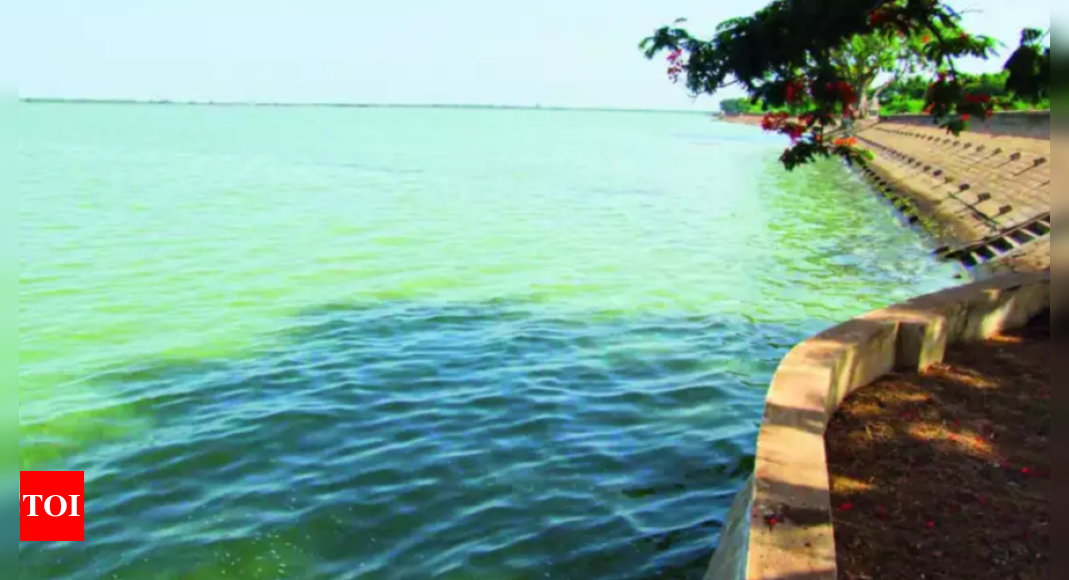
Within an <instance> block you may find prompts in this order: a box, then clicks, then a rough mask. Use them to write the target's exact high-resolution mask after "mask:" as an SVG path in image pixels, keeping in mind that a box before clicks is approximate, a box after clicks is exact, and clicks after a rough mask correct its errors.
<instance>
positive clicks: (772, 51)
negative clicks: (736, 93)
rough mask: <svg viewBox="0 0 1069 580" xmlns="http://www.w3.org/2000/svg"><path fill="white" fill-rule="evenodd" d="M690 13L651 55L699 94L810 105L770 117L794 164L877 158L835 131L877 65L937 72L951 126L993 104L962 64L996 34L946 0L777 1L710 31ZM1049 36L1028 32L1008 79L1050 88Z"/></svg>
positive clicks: (930, 101)
mask: <svg viewBox="0 0 1069 580" xmlns="http://www.w3.org/2000/svg"><path fill="white" fill-rule="evenodd" d="M682 22H683V21H682V20H680V21H677V22H676V23H675V24H674V25H672V26H666V27H663V28H661V29H660V30H657V31H656V32H655V33H654V35H653V36H651V37H650V38H647V39H646V40H645V41H643V43H642V48H643V50H644V51H645V53H646V56H647V57H648V58H654V57H656V56H657V55H658V54H662V53H665V52H667V54H668V63H669V70H668V73H669V77H670V78H671V79H672V80H673V81H674V82H677V83H678V82H682V83H685V85H686V87H687V89H688V90H690V91H691V92H692V93H693V94H695V95H698V94H713V93H716V92H717V91H719V90H721V89H723V88H725V87H728V86H732V85H738V86H740V87H741V88H742V89H743V90H744V91H746V93H747V94H748V95H749V96H750V98H751V99H752V100H753V101H754V102H761V103H763V104H764V106H765V107H766V108H767V109H777V110H782V109H784V108H787V109H790V110H793V111H797V110H803V111H804V112H802V113H801V114H799V115H797V116H792V115H789V114H785V113H774V114H769V115H768V116H767V117H766V118H765V122H764V127H765V129H766V130H769V131H774V132H778V133H782V134H785V135H787V136H789V137H790V138H791V141H792V146H791V147H790V148H788V149H787V150H786V151H785V152H784V154H783V156H782V158H781V159H780V160H781V162H782V163H783V165H784V166H785V167H786V168H787V169H794V168H795V167H797V166H799V165H803V164H806V163H809V162H812V161H814V160H815V159H817V158H821V157H832V156H839V157H842V158H843V159H845V160H846V161H847V162H849V163H864V162H865V161H867V160H868V159H870V158H871V153H869V152H868V151H865V150H863V149H860V148H858V147H857V143H856V141H853V140H851V139H849V138H844V139H838V140H836V139H832V138H831V135H830V133H831V132H832V131H834V130H835V129H837V128H839V127H840V125H841V124H843V122H844V121H850V120H853V119H856V118H858V116H859V105H861V104H862V103H861V100H862V98H863V97H866V96H867V95H868V89H869V87H870V86H871V84H872V82H873V81H874V80H875V78H876V75H875V74H873V71H877V73H876V74H878V71H879V70H886V69H887V68H888V66H889V65H890V64H893V63H894V62H897V63H899V64H901V63H904V62H905V63H912V64H911V66H914V67H916V68H918V69H920V70H930V71H932V72H933V74H935V75H936V77H935V78H934V79H933V82H932V83H931V87H930V89H929V91H928V95H927V99H926V101H927V110H928V112H929V113H930V114H931V115H932V117H933V119H934V122H935V123H937V124H938V125H939V126H941V127H944V128H946V129H947V130H948V131H950V132H952V133H955V134H956V133H960V132H961V131H963V130H965V128H966V127H967V124H968V122H969V120H970V119H971V118H973V117H977V118H984V117H986V116H989V115H991V114H992V112H993V110H994V104H993V103H992V102H991V100H990V99H986V100H985V99H984V98H983V97H979V96H976V95H972V94H971V93H969V92H968V91H967V90H965V85H964V84H963V83H962V82H961V80H959V75H958V74H957V69H956V66H955V63H956V61H957V59H959V58H961V57H965V56H975V57H980V58H988V57H989V56H990V55H991V53H992V48H993V42H992V41H991V39H988V38H984V37H976V36H972V35H970V34H968V33H967V32H966V31H965V30H963V29H962V28H961V26H960V23H961V16H960V14H958V13H957V12H955V11H954V10H953V9H951V8H950V7H948V6H946V5H945V4H944V3H942V2H940V1H939V0H776V1H774V2H772V3H771V4H769V5H768V6H767V7H765V8H764V9H762V10H760V11H758V12H757V13H756V14H754V15H753V16H749V17H746V18H737V19H733V20H728V21H727V22H724V23H722V24H721V25H720V26H719V27H718V28H717V32H716V34H715V35H714V36H713V38H712V39H711V40H702V39H698V38H695V37H694V36H692V35H691V34H690V33H689V32H688V31H687V30H686V29H684V28H680V27H679V26H680V24H681V23H682ZM1048 35H1049V33H1048ZM1044 39H1045V35H1043V33H1042V32H1038V31H1026V33H1025V36H1024V39H1023V40H1024V42H1022V45H1021V48H1020V49H1018V50H1017V52H1015V53H1014V56H1013V57H1011V59H1010V62H1009V63H1007V68H1008V70H1010V82H1009V87H1008V88H1010V89H1011V90H1013V91H1014V92H1015V93H1017V94H1018V96H1021V97H1023V98H1029V99H1039V98H1041V97H1042V96H1043V95H1044V94H1046V95H1049V77H1050V72H1049V71H1050V57H1049V53H1050V51H1049V49H1047V50H1046V52H1042V51H1041V48H1040V47H1041V45H1042V41H1043V40H1044ZM870 78H871V80H870ZM866 83H867V84H866Z"/></svg>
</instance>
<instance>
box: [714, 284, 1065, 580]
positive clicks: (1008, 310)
mask: <svg viewBox="0 0 1069 580" xmlns="http://www.w3.org/2000/svg"><path fill="white" fill-rule="evenodd" d="M1050 307H1051V293H1050V274H1049V272H1047V273H1042V274H1012V275H1008V276H1002V277H999V278H995V279H992V280H988V281H985V282H979V283H975V284H970V285H968V286H963V287H960V288H954V289H950V290H946V291H943V292H939V293H937V294H932V295H929V296H923V297H920V298H917V299H914V300H911V301H909V302H906V303H904V304H899V305H896V306H892V307H890V308H887V309H884V310H879V311H876V312H872V313H869V314H867V315H865V316H862V317H860V318H857V319H854V320H852V321H850V322H847V323H845V324H842V325H839V326H836V327H835V328H832V329H830V330H827V331H825V332H823V333H821V334H819V335H817V336H814V337H813V338H810V339H809V340H807V341H805V342H803V343H801V344H800V345H798V346H797V347H795V349H794V350H792V351H791V352H790V353H789V354H788V355H787V357H786V358H784V360H783V362H782V364H781V365H780V367H779V370H778V371H777V372H776V375H775V377H774V378H773V381H772V386H771V389H770V391H769V394H768V400H767V405H766V410H765V417H764V422H763V424H762V426H761V431H760V435H759V437H758V443H757V461H756V466H755V470H754V476H753V478H752V479H751V481H750V482H749V483H748V484H747V485H746V487H745V488H744V489H743V490H742V491H741V492H740V493H739V496H738V499H737V501H736V504H735V507H734V508H733V509H732V513H731V516H730V517H729V521H728V523H727V526H726V527H725V530H724V533H723V537H722V539H721V544H720V547H719V549H718V550H717V553H716V556H715V557H714V558H713V562H712V564H711V566H710V568H709V572H708V574H707V576H706V580H837V566H836V552H835V534H834V530H833V524H832V511H831V499H830V493H829V477H828V468H827V461H826V456H825V445H824V433H825V430H826V428H827V425H828V422H829V421H830V420H831V417H832V416H833V415H834V414H835V412H836V410H837V409H838V408H839V405H840V404H841V403H842V401H843V400H844V399H845V398H846V397H847V396H848V395H849V394H850V393H852V392H853V391H855V390H857V389H858V388H861V387H863V386H865V385H868V384H870V383H872V382H874V381H875V380H876V379H879V378H880V377H882V376H883V375H886V374H888V373H890V372H891V371H894V370H901V371H918V370H924V369H926V368H928V367H929V366H931V365H933V364H936V363H939V362H942V360H943V357H944V355H945V352H946V348H947V345H948V344H954V343H959V342H969V341H978V340H983V339H986V338H988V337H990V336H992V335H994V334H997V333H999V332H1001V331H1004V330H1010V329H1014V328H1019V327H1021V326H1024V325H1025V324H1026V323H1027V322H1028V321H1030V320H1031V319H1032V318H1033V317H1034V316H1036V315H1037V314H1039V313H1041V312H1043V311H1044V310H1047V309H1049V308H1050Z"/></svg>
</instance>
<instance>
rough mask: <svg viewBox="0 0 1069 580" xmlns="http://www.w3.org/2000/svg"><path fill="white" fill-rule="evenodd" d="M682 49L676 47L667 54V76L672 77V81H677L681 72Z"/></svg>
mask: <svg viewBox="0 0 1069 580" xmlns="http://www.w3.org/2000/svg"><path fill="white" fill-rule="evenodd" d="M682 60H683V49H681V48H677V49H675V50H673V51H672V52H671V53H669V55H668V78H670V79H672V82H673V83H678V82H679V77H680V76H681V75H682V74H683V64H682V62H681V61H682Z"/></svg>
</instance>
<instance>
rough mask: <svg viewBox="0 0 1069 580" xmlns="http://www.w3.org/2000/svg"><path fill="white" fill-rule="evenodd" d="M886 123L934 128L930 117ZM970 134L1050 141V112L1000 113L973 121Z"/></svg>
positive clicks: (887, 118) (904, 117) (890, 118)
mask: <svg viewBox="0 0 1069 580" xmlns="http://www.w3.org/2000/svg"><path fill="white" fill-rule="evenodd" d="M880 120H881V121H882V122H884V123H895V124H897V125H914V126H918V127H928V128H931V127H932V117H931V116H929V115H888V116H884V117H881V119H880ZM968 132H969V133H979V134H984V135H995V136H1002V137H1025V138H1029V139H1046V140H1048V141H1049V140H1050V111H1021V112H1014V113H999V114H997V115H995V116H994V117H993V118H992V119H990V120H988V121H987V122H984V123H978V122H976V121H973V122H972V123H970V126H969V131H968Z"/></svg>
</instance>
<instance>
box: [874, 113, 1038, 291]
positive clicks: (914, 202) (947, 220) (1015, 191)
mask: <svg viewBox="0 0 1069 580" xmlns="http://www.w3.org/2000/svg"><path fill="white" fill-rule="evenodd" d="M996 118H997V117H996ZM1046 120H1047V124H1048V125H1047V126H1048V131H1049V122H1050V117H1049V115H1048V116H1047V119H1046ZM857 136H858V139H859V141H860V142H861V145H862V146H864V147H866V148H867V149H869V150H870V151H872V153H873V154H874V155H875V159H873V161H872V162H871V163H869V164H868V167H867V168H865V170H864V171H865V173H866V174H867V175H868V176H869V177H870V178H871V180H872V181H873V182H874V184H875V185H876V187H877V188H878V189H879V191H880V192H881V193H883V194H884V195H887V196H888V197H890V198H891V199H892V200H894V201H895V202H896V205H899V207H900V209H903V207H902V206H906V207H905V208H904V209H905V210H906V212H907V213H910V214H912V215H913V216H914V217H916V218H917V219H919V220H921V221H923V222H924V224H925V226H926V227H927V228H928V229H929V231H931V232H932V233H933V234H935V235H936V236H937V237H939V238H940V239H941V241H942V243H943V244H945V245H947V246H948V247H950V248H951V249H962V248H967V247H970V246H975V245H977V244H980V245H981V246H983V245H985V244H986V243H987V242H990V241H993V240H995V239H998V238H1004V237H1006V234H1007V233H1008V232H1012V231H1013V230H1015V229H1020V228H1023V227H1025V226H1027V225H1028V224H1030V223H1031V222H1034V221H1036V220H1041V219H1042V218H1043V217H1044V216H1047V218H1048V219H1047V221H1048V222H1049V216H1050V213H1051V202H1052V199H1051V198H1052V194H1051V192H1052V186H1051V173H1052V165H1053V164H1052V162H1051V155H1052V150H1051V142H1050V141H1049V140H1042V139H1030V138H1021V137H998V136H992V135H987V134H982V133H963V134H962V135H961V136H959V137H955V136H953V135H949V134H947V132H946V131H944V130H942V129H939V128H938V127H935V126H933V125H931V121H930V119H929V121H928V124H927V125H926V126H920V125H909V124H900V123H898V122H897V119H896V122H893V123H891V122H886V123H880V124H878V125H875V126H873V127H870V128H867V129H864V130H862V131H860V132H859V133H858V135H857ZM899 202H901V203H899ZM1032 237H1033V236H1029V237H1028V239H1027V241H1025V242H1024V243H1019V242H1018V241H1016V240H1013V239H1012V238H1011V239H1009V242H1007V243H998V244H996V245H994V246H991V247H990V248H988V249H985V250H981V252H980V253H981V254H988V256H987V257H984V258H983V261H984V263H983V264H982V266H983V267H980V268H978V269H977V271H976V273H977V274H981V275H982V274H984V273H985V271H986V273H995V272H1004V271H1007V270H1011V271H1036V270H1042V269H1045V268H1047V267H1049V265H1050V243H1051V240H1050V237H1049V236H1047V237H1046V239H1043V238H1042V237H1040V239H1039V240H1038V241H1033V240H1032V239H1031V238H1032ZM1007 244H1008V245H1007ZM999 246H1001V247H999Z"/></svg>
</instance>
